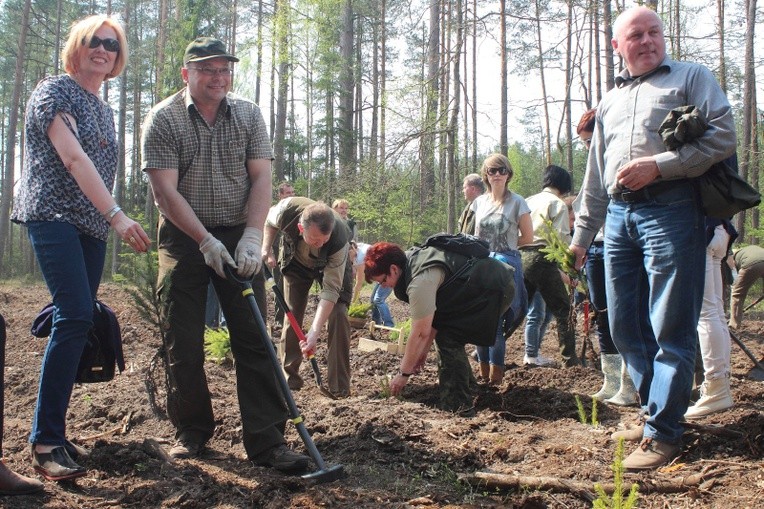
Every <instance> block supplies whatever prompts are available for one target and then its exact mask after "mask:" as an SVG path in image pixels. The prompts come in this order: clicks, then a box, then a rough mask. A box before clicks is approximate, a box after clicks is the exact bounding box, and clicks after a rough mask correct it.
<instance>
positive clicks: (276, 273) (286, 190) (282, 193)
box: [273, 182, 294, 325]
mask: <svg viewBox="0 0 764 509" xmlns="http://www.w3.org/2000/svg"><path fill="white" fill-rule="evenodd" d="M276 193H277V194H276V200H277V202H280V201H281V200H283V199H285V198H291V197H292V196H294V186H292V184H290V183H289V182H282V183H280V184H279V186H278V188H277V191H276ZM280 243H281V232H278V233H276V237H275V238H274V239H273V255H274V256H275V257H276V259H277V260H278V259H279V244H280ZM273 281H274V282H275V283H276V286H277V287H278V289H279V290H281V293H282V294H283V293H284V278H283V277H282V276H281V269H280V268H279V266H278V264H276V266H275V267H273ZM275 306H276V317H275V324H279V325H280V324H282V323H284V310H283V309H281V306H280V305H279V303H278V302H276V304H275Z"/></svg>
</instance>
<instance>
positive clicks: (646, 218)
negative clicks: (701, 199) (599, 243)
mask: <svg viewBox="0 0 764 509" xmlns="http://www.w3.org/2000/svg"><path fill="white" fill-rule="evenodd" d="M605 252H606V253H607V254H608V256H607V257H606V259H605V276H606V291H607V301H608V304H609V306H610V307H609V309H610V331H611V334H612V336H613V340H614V341H615V344H616V346H617V347H618V351H619V352H620V353H621V355H622V356H623V358H624V361H625V362H626V364H627V366H628V368H629V374H630V375H631V378H632V380H633V381H634V385H635V386H636V387H637V390H638V391H639V396H640V401H641V402H642V404H643V405H646V407H645V410H646V411H647V412H648V414H649V418H648V420H647V422H646V426H645V433H644V436H645V437H647V438H654V439H656V440H659V441H664V442H668V443H674V444H676V443H679V441H680V439H681V437H682V432H683V428H682V426H681V425H680V424H679V423H680V421H681V420H682V418H683V416H684V413H685V412H686V411H687V406H688V404H689V401H690V393H691V391H692V382H693V368H694V363H695V350H696V347H697V342H698V336H697V324H698V317H699V315H700V308H701V303H702V300H703V279H704V278H703V274H704V268H705V253H706V250H705V223H704V218H703V215H702V213H701V212H700V210H699V208H698V207H697V205H696V203H695V198H694V195H693V190H692V187H691V186H690V185H689V184H687V185H681V184H678V185H677V187H675V188H673V189H671V190H668V191H665V192H664V193H662V194H660V195H658V196H655V197H653V198H652V199H650V200H648V201H646V202H641V203H632V204H628V203H622V202H616V201H611V202H610V204H609V206H608V212H607V219H606V221H605ZM643 298H646V299H647V312H645V311H644V309H645V307H644V306H642V305H640V303H641V301H642V299H643Z"/></svg>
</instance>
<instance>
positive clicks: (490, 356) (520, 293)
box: [477, 251, 528, 368]
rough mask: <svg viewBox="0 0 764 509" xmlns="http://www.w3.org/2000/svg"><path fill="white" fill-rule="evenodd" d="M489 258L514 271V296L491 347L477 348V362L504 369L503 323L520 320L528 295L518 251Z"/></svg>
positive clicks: (505, 340)
mask: <svg viewBox="0 0 764 509" xmlns="http://www.w3.org/2000/svg"><path fill="white" fill-rule="evenodd" d="M491 256H492V257H494V258H496V259H498V260H501V261H502V262H504V263H506V264H507V265H509V266H510V267H512V268H514V269H515V273H514V280H515V294H514V296H513V297H512V302H511V303H510V304H509V309H508V310H507V312H506V314H505V315H504V317H503V318H502V319H501V320H499V328H498V330H497V331H496V342H495V343H494V344H493V346H490V347H489V346H479V347H477V357H478V362H488V363H490V364H493V365H494V366H500V367H502V368H503V367H504V364H505V363H504V355H505V353H506V349H507V344H506V343H507V339H506V337H505V336H504V327H503V325H504V321H505V320H507V321H509V322H510V323H515V322H517V321H519V320H522V319H523V318H524V317H525V314H526V313H527V311H528V294H527V293H526V291H525V284H524V283H523V262H522V259H521V258H520V252H519V251H509V252H504V253H491Z"/></svg>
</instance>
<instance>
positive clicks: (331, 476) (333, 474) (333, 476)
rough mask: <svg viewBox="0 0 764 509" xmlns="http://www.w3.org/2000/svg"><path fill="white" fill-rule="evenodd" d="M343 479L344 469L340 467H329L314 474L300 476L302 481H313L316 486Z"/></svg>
mask: <svg viewBox="0 0 764 509" xmlns="http://www.w3.org/2000/svg"><path fill="white" fill-rule="evenodd" d="M343 477H345V469H344V468H343V467H342V465H334V466H333V467H329V468H326V469H323V470H316V471H315V472H311V473H310V474H305V475H303V476H302V478H303V479H305V480H308V481H315V482H316V483H318V484H323V483H327V482H332V481H336V480H337V479H342V478H343Z"/></svg>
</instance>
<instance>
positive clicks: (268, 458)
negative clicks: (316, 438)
mask: <svg viewBox="0 0 764 509" xmlns="http://www.w3.org/2000/svg"><path fill="white" fill-rule="evenodd" d="M252 462H253V463H254V464H255V465H259V466H262V467H271V468H275V469H276V470H280V471H282V472H284V473H288V474H291V473H299V472H303V471H305V470H307V468H308V467H309V466H310V458H308V457H307V456H305V455H303V454H300V453H297V452H294V451H293V450H291V449H290V448H289V447H287V446H286V445H285V444H279V445H277V446H275V447H271V448H270V449H268V450H267V451H265V452H263V453H261V454H259V455H258V456H257V457H256V458H253V459H252Z"/></svg>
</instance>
